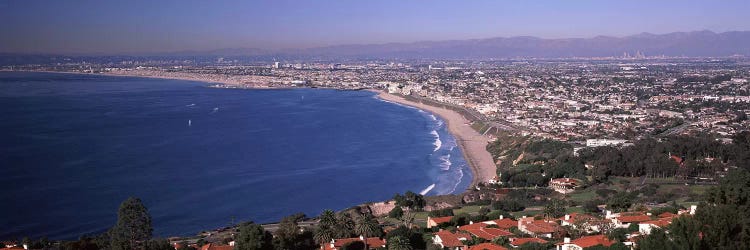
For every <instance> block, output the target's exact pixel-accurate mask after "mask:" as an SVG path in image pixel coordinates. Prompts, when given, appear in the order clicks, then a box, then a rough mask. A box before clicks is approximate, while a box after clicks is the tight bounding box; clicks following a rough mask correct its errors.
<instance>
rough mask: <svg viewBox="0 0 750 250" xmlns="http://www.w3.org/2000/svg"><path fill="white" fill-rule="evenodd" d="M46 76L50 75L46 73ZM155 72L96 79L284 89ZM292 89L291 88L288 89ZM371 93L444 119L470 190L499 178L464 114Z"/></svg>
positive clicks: (480, 137)
mask: <svg viewBox="0 0 750 250" xmlns="http://www.w3.org/2000/svg"><path fill="white" fill-rule="evenodd" d="M36 72H42V71H36ZM45 72H46V71H45ZM48 73H72V74H92V73H83V72H55V71H50V72H48ZM154 73H155V72H154V71H151V70H142V71H136V72H134V71H119V72H117V73H113V72H107V73H96V74H94V75H105V76H121V77H142V78H152V79H170V80H184V81H197V82H205V83H209V84H211V83H214V84H216V83H218V84H226V85H232V86H237V87H242V88H247V89H284V88H282V87H278V86H269V85H270V84H261V83H250V82H248V81H245V82H244V83H243V80H247V79H238V78H235V77H232V76H229V77H227V76H224V77H218V78H217V75H214V74H199V75H196V74H181V75H172V74H170V73H166V72H161V74H154ZM253 80H256V81H257V80H260V79H253ZM286 88H288V87H286ZM368 91H372V92H374V93H376V94H377V95H378V98H381V99H383V100H386V101H391V102H396V103H399V104H403V105H407V106H411V107H415V108H419V109H422V110H425V111H428V112H431V113H433V114H435V115H438V116H439V117H440V118H442V119H443V120H444V121H445V122H446V125H447V127H448V132H450V133H451V134H452V135H453V136H455V137H456V141H457V142H458V146H459V148H460V149H461V153H462V154H463V156H464V159H465V160H466V162H467V163H468V164H469V167H470V169H471V171H472V181H471V184H470V186H469V188H473V187H475V186H476V185H477V184H479V183H482V182H487V181H489V180H491V179H492V178H494V177H495V176H497V173H496V171H497V170H496V169H497V166H495V162H494V161H493V159H492V155H491V154H490V153H489V152H488V151H487V148H486V147H487V144H488V140H489V138H488V137H485V136H483V135H481V134H479V132H477V131H476V130H474V129H473V128H471V127H470V126H469V125H467V124H468V123H469V120H468V119H466V118H465V117H464V116H462V115H461V114H459V113H457V112H455V111H453V110H450V109H445V108H440V107H435V106H431V105H428V104H423V103H417V102H413V101H409V100H406V99H404V98H403V97H400V96H397V95H392V94H389V93H387V92H385V91H383V90H377V89H368Z"/></svg>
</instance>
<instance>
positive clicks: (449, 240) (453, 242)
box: [435, 231, 471, 247]
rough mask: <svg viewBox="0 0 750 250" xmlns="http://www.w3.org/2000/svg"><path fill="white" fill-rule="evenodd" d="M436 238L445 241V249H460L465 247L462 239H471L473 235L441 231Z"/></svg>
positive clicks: (436, 234)
mask: <svg viewBox="0 0 750 250" xmlns="http://www.w3.org/2000/svg"><path fill="white" fill-rule="evenodd" d="M435 236H437V237H440V240H442V241H443V246H445V247H460V246H464V243H463V242H461V240H460V239H461V238H463V239H467V240H468V239H471V235H469V234H465V233H451V232H450V231H440V232H437V233H435Z"/></svg>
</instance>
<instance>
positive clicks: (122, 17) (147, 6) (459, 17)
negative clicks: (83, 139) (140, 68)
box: [0, 1, 750, 54]
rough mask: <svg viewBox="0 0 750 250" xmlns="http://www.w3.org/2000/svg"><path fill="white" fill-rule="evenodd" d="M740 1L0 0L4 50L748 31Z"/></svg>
mask: <svg viewBox="0 0 750 250" xmlns="http://www.w3.org/2000/svg"><path fill="white" fill-rule="evenodd" d="M748 5H749V4H748V3H747V2H746V1H722V2H706V1H687V2H686V1H679V2H678V1H666V2H658V3H648V2H644V1H629V2H618V3H611V2H607V3H599V2H594V1H576V2H564V3H563V2H542V3H521V2H485V1H478V2H471V3H460V4H459V3H457V2H451V1H435V2H422V1H414V2H406V3H404V2H395V1H377V2H342V1H323V2H302V3H298V2H286V1H281V2H273V3H270V2H253V3H245V2H234V1H221V2H212V5H205V4H199V3H197V2H185V1H180V2H158V3H146V2H133V3H131V2H106V3H100V2H83V1H77V2H73V3H71V2H64V3H61V2H42V1H8V2H3V3H0V12H2V13H3V15H0V16H2V17H0V21H2V22H3V23H6V24H11V25H4V26H2V28H0V37H1V38H0V48H2V49H0V52H4V53H79V54H96V53H124V54H126V53H153V52H170V51H186V50H198V51H200V50H214V49H222V48H261V49H295V48H313V47H324V46H333V45H345V44H382V43H409V42H418V41H443V40H466V39H482V38H492V37H515V36H534V37H540V38H552V39H554V38H590V37H595V36H600V35H601V36H615V37H623V36H629V35H635V34H639V33H642V32H648V33H654V34H664V33H671V32H690V31H697V30H710V31H713V32H726V31H743V30H750V22H746V21H747V20H746V19H747V18H746V16H745V15H744V13H742V10H744V9H747V7H750V6H748Z"/></svg>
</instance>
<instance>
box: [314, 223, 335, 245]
mask: <svg viewBox="0 0 750 250" xmlns="http://www.w3.org/2000/svg"><path fill="white" fill-rule="evenodd" d="M313 239H314V240H315V242H318V243H320V244H321V245H322V244H326V243H328V242H331V240H333V230H331V228H329V227H324V226H318V229H317V230H315V233H314V234H313Z"/></svg>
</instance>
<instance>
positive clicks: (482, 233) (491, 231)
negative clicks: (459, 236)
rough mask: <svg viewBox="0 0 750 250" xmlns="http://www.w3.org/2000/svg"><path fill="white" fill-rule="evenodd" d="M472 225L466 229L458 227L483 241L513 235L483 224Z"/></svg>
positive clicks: (465, 227)
mask: <svg viewBox="0 0 750 250" xmlns="http://www.w3.org/2000/svg"><path fill="white" fill-rule="evenodd" d="M473 225H479V226H473ZM473 225H472V226H473V227H467V226H463V227H460V228H459V230H463V231H466V232H469V233H471V234H473V235H476V236H477V237H479V238H482V239H485V240H492V239H494V238H497V237H499V236H510V235H513V233H511V232H508V231H505V230H502V229H500V228H491V227H487V226H488V225H487V224H484V223H474V224H473Z"/></svg>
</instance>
